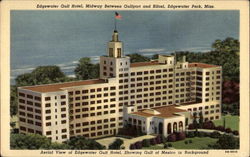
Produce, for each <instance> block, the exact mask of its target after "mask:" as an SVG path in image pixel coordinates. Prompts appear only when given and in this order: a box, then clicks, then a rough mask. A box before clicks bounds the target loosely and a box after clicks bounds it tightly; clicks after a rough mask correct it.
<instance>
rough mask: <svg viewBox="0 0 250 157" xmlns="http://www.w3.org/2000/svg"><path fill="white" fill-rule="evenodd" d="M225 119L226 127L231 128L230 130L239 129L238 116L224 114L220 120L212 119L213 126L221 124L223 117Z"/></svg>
mask: <svg viewBox="0 0 250 157" xmlns="http://www.w3.org/2000/svg"><path fill="white" fill-rule="evenodd" d="M224 117H225V119H226V128H231V129H232V130H239V116H231V115H226V116H222V118H221V119H220V120H214V121H213V122H214V124H215V126H219V125H221V126H223V118H224Z"/></svg>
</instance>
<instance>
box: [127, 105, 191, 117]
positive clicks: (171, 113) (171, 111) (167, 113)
mask: <svg viewBox="0 0 250 157" xmlns="http://www.w3.org/2000/svg"><path fill="white" fill-rule="evenodd" d="M176 107H178V106H176V105H171V106H162V107H156V108H152V109H154V110H156V111H158V112H159V113H160V114H155V115H154V114H150V113H145V112H143V111H145V110H147V109H144V110H141V111H138V112H133V113H131V114H135V115H139V116H143V117H153V116H155V117H163V118H169V117H175V116H177V115H176V114H175V113H178V112H187V111H186V110H183V109H178V108H176Z"/></svg>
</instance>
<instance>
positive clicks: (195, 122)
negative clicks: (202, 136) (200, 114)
mask: <svg viewBox="0 0 250 157" xmlns="http://www.w3.org/2000/svg"><path fill="white" fill-rule="evenodd" d="M193 117H194V119H193V125H194V129H195V132H196V133H197V132H198V123H197V113H196V112H194V113H193Z"/></svg>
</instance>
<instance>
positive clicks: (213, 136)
mask: <svg viewBox="0 0 250 157" xmlns="http://www.w3.org/2000/svg"><path fill="white" fill-rule="evenodd" d="M210 137H211V138H219V137H220V133H219V132H218V131H214V132H212V133H211V134H210Z"/></svg>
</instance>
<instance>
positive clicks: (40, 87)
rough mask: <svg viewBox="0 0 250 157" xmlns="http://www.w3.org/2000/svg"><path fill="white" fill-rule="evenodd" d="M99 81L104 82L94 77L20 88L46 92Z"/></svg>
mask: <svg viewBox="0 0 250 157" xmlns="http://www.w3.org/2000/svg"><path fill="white" fill-rule="evenodd" d="M99 83H105V80H102V79H95V80H84V81H74V82H65V83H56V84H45V85H37V86H27V87H21V89H27V90H31V91H36V92H41V93H46V92H56V91H61V90H62V88H67V87H73V86H82V85H91V84H99Z"/></svg>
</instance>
